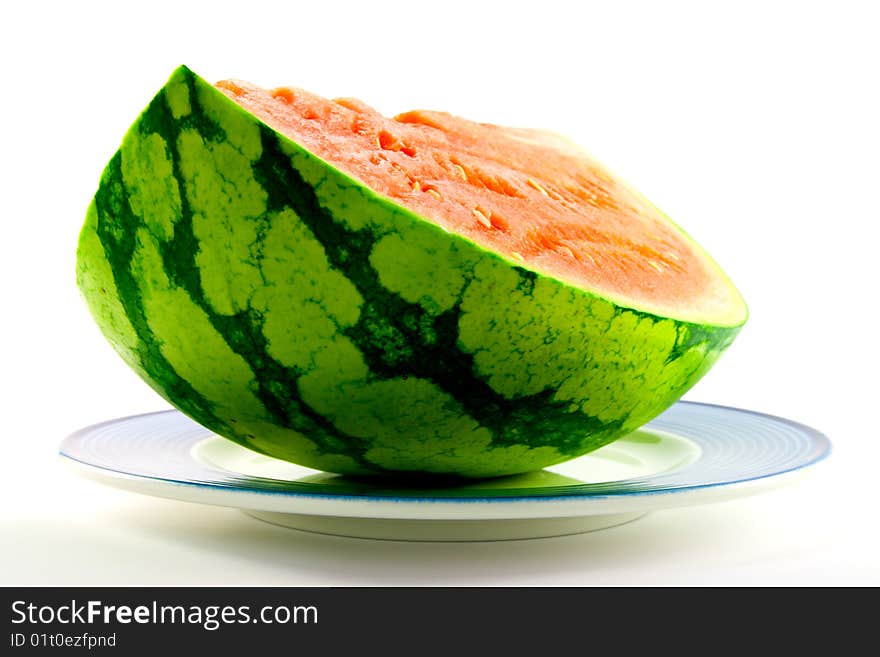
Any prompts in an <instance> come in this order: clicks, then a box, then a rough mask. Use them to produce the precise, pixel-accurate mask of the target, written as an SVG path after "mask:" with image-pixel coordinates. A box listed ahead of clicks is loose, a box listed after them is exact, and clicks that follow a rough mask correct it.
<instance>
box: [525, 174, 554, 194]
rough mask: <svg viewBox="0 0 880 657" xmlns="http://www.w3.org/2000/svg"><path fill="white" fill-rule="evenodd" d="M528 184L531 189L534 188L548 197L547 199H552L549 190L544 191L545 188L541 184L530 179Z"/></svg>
mask: <svg viewBox="0 0 880 657" xmlns="http://www.w3.org/2000/svg"><path fill="white" fill-rule="evenodd" d="M526 182H527V183H528V184H529V186H530V187H533V188H534V189H537V190H538V191H539V192H541V193H542V194H543V195H544V196H546V197H547V198H550V194H548V193H547V190H546V189H544V188H543V187H542V186H541V184H540V183H537V182H535V181H534V180H532V179H531V178H529V179H528V180H527V181H526Z"/></svg>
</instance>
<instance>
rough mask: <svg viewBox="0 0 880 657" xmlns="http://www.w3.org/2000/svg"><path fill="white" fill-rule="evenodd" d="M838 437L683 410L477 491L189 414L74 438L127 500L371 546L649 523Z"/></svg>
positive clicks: (814, 452) (86, 466) (737, 491)
mask: <svg viewBox="0 0 880 657" xmlns="http://www.w3.org/2000/svg"><path fill="white" fill-rule="evenodd" d="M830 450H831V444H830V442H829V440H828V438H827V437H825V436H824V435H823V434H821V433H820V432H818V431H816V430H815V429H812V428H810V427H807V426H805V425H803V424H800V423H798V422H793V421H791V420H787V419H784V418H779V417H774V416H770V415H764V414H762V413H756V412H753V411H747V410H742V409H737V408H729V407H724V406H715V405H710V404H701V403H695V402H678V403H677V404H675V405H674V406H672V407H671V408H670V409H669V410H667V411H666V412H665V413H663V414H662V415H660V416H658V417H657V418H655V419H654V420H653V421H651V422H649V423H648V424H646V425H645V426H644V427H642V428H641V429H639V430H638V431H635V432H633V433H631V434H629V435H627V436H625V437H623V438H620V439H619V440H617V441H615V442H614V443H611V444H610V445H607V446H605V447H603V448H601V449H599V450H596V451H595V452H591V453H590V454H586V455H584V456H581V457H578V458H575V459H572V460H570V461H567V462H565V463H560V464H558V465H555V466H552V467H550V468H547V469H545V470H540V471H538V472H532V473H527V474H522V475H513V476H508V477H500V478H497V479H488V480H480V481H471V482H467V483H464V484H462V483H451V482H448V481H443V480H436V481H430V482H426V481H420V484H421V485H415V484H414V483H412V482H408V481H406V480H399V479H398V480H393V479H372V478H355V477H346V476H342V475H333V474H329V473H325V472H320V471H317V470H312V469H309V468H305V467H301V466H298V465H294V464H292V463H287V462H285V461H281V460H278V459H274V458H271V457H268V456H264V455H262V454H258V453H256V452H252V451H250V450H248V449H246V448H244V447H241V446H239V445H237V444H236V443H233V442H231V441H228V440H226V439H224V438H221V437H219V436H217V435H216V434H213V433H211V432H210V431H208V430H207V429H205V428H204V427H202V426H200V425H199V424H197V423H195V422H193V421H192V420H190V419H188V418H187V417H186V416H184V415H182V414H181V413H179V412H178V411H162V412H158V413H150V414H146V415H136V416H132V417H125V418H119V419H115V420H110V421H108V422H103V423H101V424H96V425H93V426H90V427H86V428H84V429H81V430H79V431H77V432H76V433H74V434H72V435H70V436H68V437H67V438H66V439H65V440H64V442H63V443H62V445H61V450H60V451H61V456H62V457H63V458H64V459H66V460H67V461H68V462H69V463H70V464H71V465H72V466H73V467H74V468H75V469H76V470H77V471H78V472H79V473H80V474H83V475H85V476H87V477H89V478H91V479H95V480H97V481H99V482H101V483H104V484H109V485H111V486H116V487H117V488H123V489H127V490H132V491H136V492H139V493H145V494H148V495H155V496H159V497H166V498H171V499H176V500H184V501H188V502H199V503H204V504H213V505H219V506H227V507H235V508H239V509H242V510H243V511H245V512H246V513H248V514H249V515H251V516H253V517H255V518H259V519H261V520H265V521H268V522H271V523H274V524H278V525H283V526H286V527H293V528H296V529H301V530H306V531H313V532H320V533H326V534H338V535H345V536H355V537H360V538H376V539H394V540H427V541H472V540H504V539H519V538H537V537H544V536H559V535H564V534H574V533H580V532H584V531H591V530H595V529H602V528H606V527H612V526H615V525H619V524H622V523H625V522H629V521H631V520H634V519H636V518H638V517H640V516H642V515H644V514H645V513H648V512H649V511H657V510H661V509H665V508H671V507H677V506H685V505H692V504H703V503H709V502H719V501H723V500H727V499H731V498H734V497H739V496H743V495H749V494H754V493H757V492H761V491H764V490H767V489H769V488H772V487H775V486H778V485H781V484H783V483H786V482H788V481H790V480H791V479H792V477H794V476H795V475H797V474H799V473H801V472H802V471H803V469H804V468H805V467H807V466H810V465H812V464H814V463H817V462H818V461H820V460H822V459H823V458H824V457H826V456H827V455H828V454H829V453H830Z"/></svg>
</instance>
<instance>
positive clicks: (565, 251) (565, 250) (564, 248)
mask: <svg viewBox="0 0 880 657" xmlns="http://www.w3.org/2000/svg"><path fill="white" fill-rule="evenodd" d="M556 252H557V253H561V254H562V255H564V256H568V257H569V258H571V259H572V260H577V258H576V257H575V255H574V251H572V250H571V249H569V248H568V247H567V246H565V245H564V244H559V245H558V246H557V247H556Z"/></svg>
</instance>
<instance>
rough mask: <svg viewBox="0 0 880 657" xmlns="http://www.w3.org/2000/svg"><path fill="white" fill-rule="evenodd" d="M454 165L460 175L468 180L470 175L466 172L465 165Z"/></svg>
mask: <svg viewBox="0 0 880 657" xmlns="http://www.w3.org/2000/svg"><path fill="white" fill-rule="evenodd" d="M452 166H454V167H455V168H456V170H457V171H458V173H459V175H460V176H461V179H462V180H467V179H468V177H467V173H465V170H464V167H463V166H461V165H460V164H453V165H452Z"/></svg>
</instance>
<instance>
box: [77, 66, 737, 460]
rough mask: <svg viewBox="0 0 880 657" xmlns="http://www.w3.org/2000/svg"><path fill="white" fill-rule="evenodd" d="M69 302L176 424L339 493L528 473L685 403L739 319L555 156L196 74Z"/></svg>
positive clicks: (616, 202)
mask: <svg viewBox="0 0 880 657" xmlns="http://www.w3.org/2000/svg"><path fill="white" fill-rule="evenodd" d="M77 278H78V283H79V286H80V288H81V290H82V291H83V294H84V295H85V298H86V300H87V302H88V304H89V307H90V309H91V311H92V313H93V315H94V317H95V319H96V320H97V322H98V325H99V326H100V327H101V330H102V331H103V332H104V335H105V336H106V337H107V338H108V340H109V341H110V342H111V344H112V345H113V346H114V347H115V349H116V350H117V352H119V353H120V355H121V356H122V357H123V358H124V359H125V361H126V362H127V363H128V364H129V365H130V366H132V367H133V368H134V369H135V370H136V371H137V372H138V373H139V374H140V375H141V376H142V377H143V378H144V379H145V380H146V381H147V382H148V383H149V384H150V385H152V386H153V388H154V389H156V390H157V392H159V393H160V394H161V395H163V396H164V397H165V398H166V399H167V400H168V401H170V402H171V403H172V404H174V405H175V406H176V407H177V408H179V409H180V410H182V411H183V412H184V413H186V414H187V415H189V416H190V417H192V418H194V419H195V420H197V421H199V422H200V423H202V424H203V425H205V426H206V427H208V428H210V429H211V430H213V431H215V432H217V433H218V434H220V435H223V436H225V437H227V438H229V439H231V440H234V441H236V442H239V443H241V444H243V445H245V446H247V447H249V448H251V449H254V450H256V451H258V452H262V453H264V454H267V455H271V456H274V457H278V458H282V459H285V460H289V461H293V462H296V463H300V464H302V465H305V466H309V467H313V468H317V469H321V470H328V471H333V472H340V473H348V474H374V473H378V474H382V473H401V472H405V473H440V474H454V475H460V476H467V477H482V476H495V475H505V474H513V473H518V472H523V471H527V470H533V469H537V468H540V467H544V466H547V465H550V464H553V463H557V462H560V461H563V460H566V459H569V458H572V457H574V456H577V455H580V454H583V453H585V452H588V451H590V450H593V449H596V448H598V447H601V446H602V445H605V444H607V443H609V442H611V441H613V440H615V439H616V438H618V437H620V436H622V435H624V434H626V433H628V432H629V431H631V430H633V429H635V428H636V427H638V426H640V425H642V424H644V423H645V422H647V421H648V420H650V419H651V418H653V417H654V416H656V415H657V414H659V413H660V412H662V411H663V410H664V409H666V408H667V407H668V406H669V405H670V404H672V403H673V402H674V401H675V400H677V399H678V398H679V397H680V396H681V395H682V394H683V393H684V392H685V391H686V390H687V389H689V388H690V387H691V386H692V385H693V384H694V383H695V382H696V381H697V380H698V379H699V378H700V377H701V376H702V375H703V374H704V373H705V372H706V371H707V370H708V369H709V368H710V367H711V365H712V364H713V363H714V362H715V360H716V359H717V358H718V356H719V355H720V354H721V352H722V351H723V350H724V349H725V348H726V347H727V346H728V345H729V344H730V343H731V341H732V340H733V338H734V337H735V336H736V334H737V332H738V330H739V327H740V326H741V325H742V324H743V322H744V321H745V319H746V308H745V305H744V303H743V301H742V298H741V297H740V295H739V293H738V292H737V291H736V289H735V288H734V287H733V285H732V284H731V283H730V281H729V280H728V278H727V277H726V276H725V275H724V274H723V272H722V271H721V270H720V269H719V268H718V266H717V265H716V264H715V263H714V262H713V261H712V260H711V259H710V257H709V256H708V255H707V254H706V253H705V252H704V251H703V250H702V249H701V248H700V247H699V246H697V245H696V244H695V243H694V242H693V240H691V239H690V238H688V237H687V236H686V235H685V234H684V233H683V232H682V231H681V230H680V229H679V228H677V227H676V226H675V225H674V224H673V223H672V222H671V221H669V219H667V218H666V217H665V216H664V215H663V214H662V213H661V212H659V211H658V210H657V209H656V208H655V207H654V206H652V205H651V204H650V203H648V202H647V201H646V200H645V199H644V198H642V197H641V196H640V195H638V194H637V193H636V192H634V191H633V190H631V189H630V188H628V187H627V186H625V185H624V184H623V183H622V182H621V181H620V180H619V179H617V178H616V177H615V176H613V175H612V174H610V173H609V172H608V171H606V170H605V169H603V168H602V167H601V166H600V165H598V164H597V163H596V162H594V161H593V160H592V159H590V158H589V157H588V156H587V155H585V154H584V153H583V152H582V151H581V150H580V149H579V148H577V147H576V146H574V145H573V144H571V143H569V142H567V141H566V140H564V139H562V138H561V137H559V136H557V135H554V134H551V133H546V132H541V131H532V130H520V129H510V128H501V127H497V126H493V125H487V124H479V123H474V122H471V121H466V120H464V119H460V118H457V117H453V116H451V115H448V114H444V113H440V112H426V111H418V112H408V113H405V114H402V115H399V116H397V117H395V118H393V119H388V118H385V117H383V116H381V115H379V114H378V113H377V112H375V111H374V110H372V109H371V108H369V107H368V106H366V105H364V104H363V103H361V102H359V101H356V100H351V99H340V100H335V101H328V100H325V99H323V98H319V97H317V96H314V95H312V94H309V93H307V92H305V91H301V90H296V89H288V88H281V89H275V90H273V91H265V90H262V89H259V88H257V87H255V86H253V85H249V84H247V83H243V82H237V81H226V82H221V83H219V84H218V85H216V86H212V85H210V84H208V83H206V82H205V81H203V80H202V79H201V78H199V77H198V76H196V75H195V74H194V73H192V72H191V71H189V70H188V69H186V68H184V67H181V68H180V69H178V70H177V71H175V73H174V74H173V75H172V76H171V79H170V80H169V81H168V83H167V84H166V85H165V87H164V88H163V89H162V90H161V91H160V92H159V93H158V94H157V96H156V97H155V98H154V100H153V101H152V102H151V103H150V105H149V107H148V108H147V109H146V110H145V111H144V113H143V114H142V115H141V116H140V117H139V118H138V120H137V121H136V122H135V124H134V126H132V128H131V129H130V131H129V132H128V134H127V135H126V137H125V139H124V141H123V144H122V147H121V148H120V150H119V152H118V153H117V154H116V155H115V156H114V157H113V159H112V160H111V161H110V163H109V165H108V166H107V168H106V170H105V172H104V174H103V177H102V179H101V183H100V186H99V189H98V192H97V194H96V195H95V199H94V202H93V203H92V205H91V206H90V208H89V212H88V215H87V218H86V223H85V226H84V228H83V231H82V235H81V238H80V244H79V250H78V265H77Z"/></svg>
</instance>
